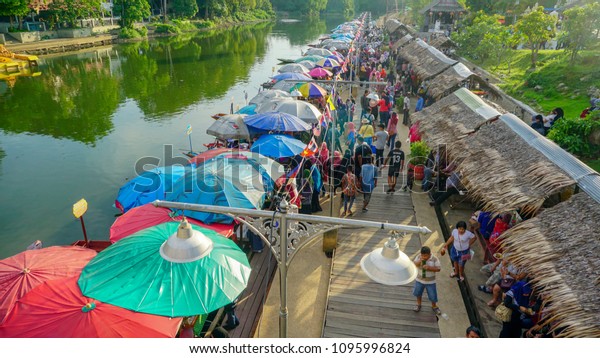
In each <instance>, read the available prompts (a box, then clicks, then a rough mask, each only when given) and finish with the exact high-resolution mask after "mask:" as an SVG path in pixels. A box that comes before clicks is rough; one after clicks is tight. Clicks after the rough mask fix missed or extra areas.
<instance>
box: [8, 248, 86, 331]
mask: <svg viewBox="0 0 600 358" xmlns="http://www.w3.org/2000/svg"><path fill="white" fill-rule="evenodd" d="M94 256H96V251H94V250H90V249H86V248H82V247H76V246H52V247H47V248H45V249H40V250H27V251H23V252H21V253H20V254H17V255H15V256H11V257H9V258H6V259H4V260H2V261H0V323H2V321H4V319H5V318H6V316H7V315H8V313H9V312H10V310H11V309H12V307H13V306H14V305H15V302H16V301H17V300H18V299H20V298H21V297H23V296H24V295H25V294H26V293H27V292H29V291H31V289H33V288H34V287H36V286H38V285H40V284H42V283H44V282H46V281H48V280H54V279H57V278H63V277H71V276H79V274H80V273H81V270H82V269H83V266H85V265H86V264H87V263H88V262H89V261H90V260H91V259H92V258H93V257H94Z"/></svg>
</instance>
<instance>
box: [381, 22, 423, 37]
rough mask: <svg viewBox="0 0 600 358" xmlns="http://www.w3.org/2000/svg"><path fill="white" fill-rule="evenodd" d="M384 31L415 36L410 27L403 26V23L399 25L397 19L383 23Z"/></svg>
mask: <svg viewBox="0 0 600 358" xmlns="http://www.w3.org/2000/svg"><path fill="white" fill-rule="evenodd" d="M385 31H386V32H387V33H389V34H390V35H391V34H394V33H395V32H397V31H399V32H400V33H401V34H404V35H406V34H411V35H414V34H416V32H415V30H413V29H412V28H411V27H410V26H408V25H405V24H403V23H401V22H400V21H398V20H397V19H389V20H387V21H386V22H385Z"/></svg>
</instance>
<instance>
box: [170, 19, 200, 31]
mask: <svg viewBox="0 0 600 358" xmlns="http://www.w3.org/2000/svg"><path fill="white" fill-rule="evenodd" d="M173 25H175V26H176V27H177V28H178V29H179V30H181V31H183V32H189V31H196V30H197V28H196V26H194V25H193V24H192V23H191V22H189V21H187V20H173Z"/></svg>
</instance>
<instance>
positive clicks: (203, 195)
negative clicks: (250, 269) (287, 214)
mask: <svg viewBox="0 0 600 358" xmlns="http://www.w3.org/2000/svg"><path fill="white" fill-rule="evenodd" d="M251 154H252V155H254V156H257V157H261V158H264V163H265V164H264V166H263V165H261V164H260V163H258V161H249V160H244V159H234V158H226V157H217V158H213V159H211V160H208V161H205V162H204V163H203V164H202V165H200V166H199V167H198V168H197V169H195V170H193V171H191V172H189V173H188V174H186V175H185V176H184V177H183V178H181V179H180V181H179V182H178V183H177V184H176V185H175V188H176V189H175V191H174V192H173V193H171V194H170V195H169V196H167V200H169V201H176V202H181V203H193V204H206V205H217V206H226V207H237V208H245V209H260V208H261V207H262V205H263V203H264V200H265V196H266V193H267V192H268V191H270V190H272V188H273V184H274V182H275V179H277V178H278V176H277V177H271V175H275V174H273V173H278V172H281V169H277V168H281V166H280V165H279V164H277V163H275V162H274V161H273V160H271V159H269V158H266V157H263V156H260V155H259V154H256V153H251ZM261 161H263V160H262V159H261ZM183 215H185V216H187V217H191V218H194V219H197V220H200V221H202V222H204V223H206V224H212V223H217V222H219V223H225V224H230V223H232V222H233V219H232V218H231V217H229V216H227V215H224V214H214V213H205V212H196V211H188V210H185V211H184V212H183Z"/></svg>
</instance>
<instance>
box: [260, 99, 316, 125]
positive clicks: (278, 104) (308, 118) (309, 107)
mask: <svg viewBox="0 0 600 358" xmlns="http://www.w3.org/2000/svg"><path fill="white" fill-rule="evenodd" d="M258 111H259V113H260V112H263V111H264V112H268V111H275V112H283V113H288V114H291V115H294V116H296V117H298V118H300V119H301V120H303V121H304V122H306V123H318V122H319V118H321V112H320V111H319V109H318V108H317V107H315V106H314V105H313V104H311V103H308V102H306V101H300V100H295V99H288V100H285V101H272V102H267V103H264V104H263V105H262V106H261V107H260V108H259V109H258Z"/></svg>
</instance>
